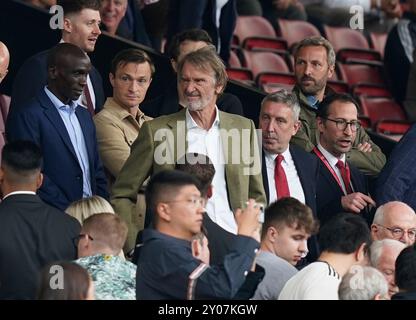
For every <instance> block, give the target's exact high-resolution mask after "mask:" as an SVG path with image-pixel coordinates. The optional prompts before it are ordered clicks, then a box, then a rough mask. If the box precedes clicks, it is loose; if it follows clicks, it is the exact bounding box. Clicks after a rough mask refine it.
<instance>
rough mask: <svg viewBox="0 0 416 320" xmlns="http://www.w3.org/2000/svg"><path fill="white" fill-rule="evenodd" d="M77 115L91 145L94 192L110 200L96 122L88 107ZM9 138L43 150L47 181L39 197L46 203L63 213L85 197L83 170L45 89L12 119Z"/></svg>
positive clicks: (10, 117)
mask: <svg viewBox="0 0 416 320" xmlns="http://www.w3.org/2000/svg"><path fill="white" fill-rule="evenodd" d="M75 113H76V115H77V117H78V121H79V123H80V125H81V128H82V131H83V133H84V139H85V144H86V146H87V152H88V160H89V165H90V173H91V188H92V193H93V194H97V195H100V196H102V197H104V198H108V192H107V182H106V178H105V174H104V170H103V166H102V164H101V160H100V158H99V155H98V150H97V139H96V135H95V126H94V122H93V121H92V118H91V115H90V114H89V112H88V111H87V109H85V108H82V107H78V108H77V109H76V112H75ZM6 135H7V139H8V141H13V140H31V141H34V142H35V143H37V144H38V145H39V146H40V147H41V149H42V153H43V169H42V172H43V174H44V180H43V184H42V186H41V188H40V189H39V192H38V194H39V196H40V197H41V198H42V200H44V201H45V202H47V203H49V204H50V205H53V206H54V207H57V208H59V209H62V210H63V209H66V208H67V207H68V205H69V204H70V203H71V202H73V201H75V200H79V199H81V198H82V185H83V180H82V170H81V167H80V165H79V162H78V159H77V156H76V154H75V150H74V148H73V146H72V143H71V140H70V138H69V135H68V132H67V131H66V128H65V125H64V122H63V121H62V118H61V116H60V115H59V112H58V110H56V108H55V106H54V105H53V104H52V102H51V101H50V99H49V97H48V96H47V95H46V93H45V91H44V89H41V90H40V91H39V93H38V95H37V96H36V98H35V99H33V100H32V101H31V102H29V103H28V104H27V106H26V107H24V108H22V109H21V110H17V111H16V112H15V113H13V114H11V115H10V116H9V118H8V121H7V128H6Z"/></svg>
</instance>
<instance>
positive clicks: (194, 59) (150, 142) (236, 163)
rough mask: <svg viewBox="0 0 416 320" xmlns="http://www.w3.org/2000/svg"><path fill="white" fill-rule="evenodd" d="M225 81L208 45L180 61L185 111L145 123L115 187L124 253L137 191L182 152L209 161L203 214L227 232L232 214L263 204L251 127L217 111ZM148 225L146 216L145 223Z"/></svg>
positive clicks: (130, 239)
mask: <svg viewBox="0 0 416 320" xmlns="http://www.w3.org/2000/svg"><path fill="white" fill-rule="evenodd" d="M226 81H227V76H226V71H225V66H224V64H223V63H222V61H221V59H220V58H219V56H218V55H217V54H216V52H215V49H213V47H212V46H207V47H204V48H201V49H199V50H197V51H194V52H191V53H189V54H188V55H186V56H185V57H184V58H183V59H182V60H181V61H180V62H179V65H178V90H179V91H180V92H181V93H182V94H183V96H184V97H185V100H186V102H187V106H186V108H184V109H183V110H182V111H179V112H177V113H174V114H171V115H169V116H162V117H159V118H156V119H154V120H151V121H147V122H145V123H144V124H143V126H142V128H141V131H140V134H139V136H138V139H137V140H136V141H135V142H134V144H133V145H132V149H131V153H130V157H129V158H128V159H127V161H126V163H125V165H124V167H123V168H122V170H121V172H120V174H119V176H118V178H117V180H116V182H115V184H114V186H113V197H112V203H113V205H114V207H115V210H116V211H117V213H119V214H121V215H122V216H123V217H124V218H125V220H126V221H128V222H130V223H129V237H128V242H127V246H128V247H130V248H128V249H131V248H132V247H133V246H134V241H135V237H136V233H137V231H138V227H137V225H136V224H135V223H134V222H135V220H136V217H135V205H136V199H137V192H138V190H139V188H140V187H141V186H142V184H143V182H144V180H145V179H146V178H147V177H148V176H149V175H153V174H155V173H157V172H159V171H162V170H167V169H173V168H174V166H175V163H176V162H177V161H178V160H179V159H181V158H182V157H183V155H185V153H189V152H198V153H201V154H205V155H207V156H208V157H209V158H210V159H211V160H212V163H213V164H214V167H215V176H214V179H213V183H212V184H213V186H214V190H215V191H214V195H213V197H212V198H210V199H209V200H208V203H207V206H206V210H207V213H208V215H209V216H210V218H211V219H212V220H213V221H214V222H216V223H217V224H219V225H220V226H221V227H223V228H224V229H225V230H227V231H230V232H233V233H236V232H237V225H236V223H235V219H234V214H233V211H234V210H236V209H237V208H243V207H244V206H245V203H246V201H247V200H248V199H249V198H252V199H255V200H256V201H257V202H260V203H265V202H266V197H265V195H264V189H263V184H262V177H261V166H260V156H259V149H258V145H257V134H256V131H255V127H254V123H253V122H252V121H251V120H249V119H246V118H243V117H240V116H237V115H233V114H228V113H225V112H221V111H219V110H218V108H217V106H216V100H217V96H218V95H219V94H220V93H221V92H222V91H223V89H224V87H225V85H226ZM232 210H233V211H232ZM150 221H151V216H147V217H146V223H145V224H148V223H149V222H150ZM126 249H127V248H126Z"/></svg>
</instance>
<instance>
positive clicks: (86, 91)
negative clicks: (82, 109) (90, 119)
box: [83, 83, 95, 116]
mask: <svg viewBox="0 0 416 320" xmlns="http://www.w3.org/2000/svg"><path fill="white" fill-rule="evenodd" d="M83 93H84V96H85V100H86V101H85V102H86V104H87V109H88V111H89V112H90V113H91V116H94V114H95V112H94V105H93V103H92V99H91V94H90V90H89V89H88V83H86V84H85V86H84V90H83Z"/></svg>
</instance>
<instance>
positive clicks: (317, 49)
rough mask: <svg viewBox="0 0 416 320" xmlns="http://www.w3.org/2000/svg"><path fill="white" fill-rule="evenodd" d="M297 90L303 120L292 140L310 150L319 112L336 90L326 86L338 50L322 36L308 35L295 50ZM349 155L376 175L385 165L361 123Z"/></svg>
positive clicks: (362, 167) (368, 172) (370, 173)
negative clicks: (327, 98)
mask: <svg viewBox="0 0 416 320" xmlns="http://www.w3.org/2000/svg"><path fill="white" fill-rule="evenodd" d="M294 57H295V77H296V85H295V87H294V89H293V92H294V93H295V94H296V96H297V98H298V100H299V104H300V107H301V110H300V115H299V120H300V122H301V123H302V125H301V126H300V128H299V130H298V132H297V133H296V135H295V136H293V138H292V140H291V142H292V143H294V144H296V145H298V146H300V147H302V148H303V149H305V150H306V151H308V152H309V151H311V150H312V149H313V148H314V147H315V146H316V145H317V143H318V141H319V132H318V128H317V127H316V121H315V118H316V113H317V111H318V109H319V108H320V103H321V101H322V99H323V98H324V97H326V96H328V95H331V94H333V93H334V91H333V90H332V89H331V88H330V87H329V86H327V82H328V79H329V78H331V77H332V75H333V74H334V72H335V51H334V48H333V47H332V45H331V44H330V43H329V41H328V40H326V39H325V38H323V37H311V38H305V39H304V40H302V41H300V42H299V43H298V45H297V46H296V48H295V50H294ZM355 136H356V137H355V140H354V141H353V143H352V145H351V147H350V148H349V150H348V152H346V157H347V159H348V161H350V162H351V163H352V164H353V165H354V166H356V167H357V168H358V169H360V171H362V172H363V173H364V174H366V175H377V174H378V173H379V172H380V170H381V169H382V168H383V166H384V164H385V162H386V157H385V156H384V154H383V153H382V152H381V150H380V148H379V147H378V146H377V145H376V144H374V143H373V142H372V141H371V140H370V137H369V136H368V135H367V133H366V132H365V130H364V128H362V127H360V128H358V129H357V131H356V133H355Z"/></svg>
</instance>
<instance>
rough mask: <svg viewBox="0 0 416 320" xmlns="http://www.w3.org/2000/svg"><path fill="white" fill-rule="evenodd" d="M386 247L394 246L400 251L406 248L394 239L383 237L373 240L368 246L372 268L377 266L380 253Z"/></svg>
mask: <svg viewBox="0 0 416 320" xmlns="http://www.w3.org/2000/svg"><path fill="white" fill-rule="evenodd" d="M386 247H390V248H394V249H397V250H400V251H401V250H403V249H404V248H406V245H405V244H404V243H402V242H400V241H397V240H394V239H383V240H376V241H373V243H372V244H371V246H370V262H371V265H372V266H373V267H374V268H377V266H378V262H379V261H380V257H381V254H382V253H383V250H384V248H386Z"/></svg>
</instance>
